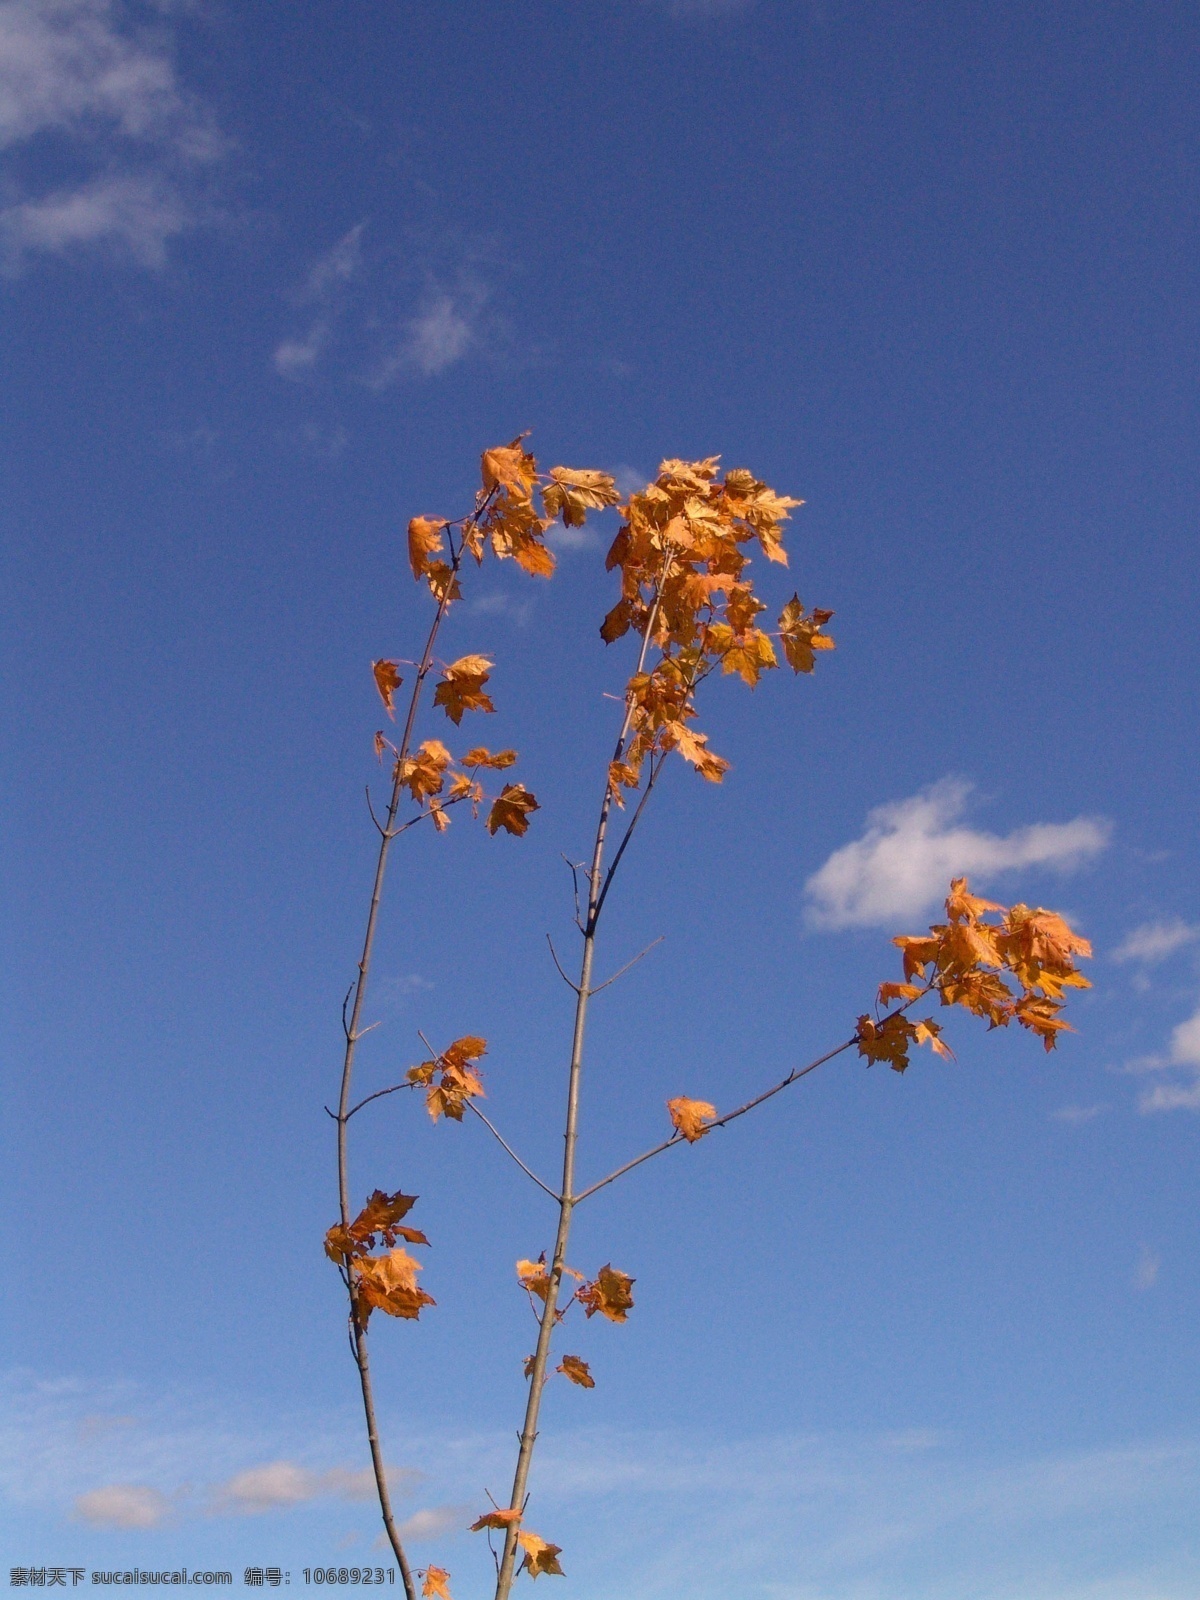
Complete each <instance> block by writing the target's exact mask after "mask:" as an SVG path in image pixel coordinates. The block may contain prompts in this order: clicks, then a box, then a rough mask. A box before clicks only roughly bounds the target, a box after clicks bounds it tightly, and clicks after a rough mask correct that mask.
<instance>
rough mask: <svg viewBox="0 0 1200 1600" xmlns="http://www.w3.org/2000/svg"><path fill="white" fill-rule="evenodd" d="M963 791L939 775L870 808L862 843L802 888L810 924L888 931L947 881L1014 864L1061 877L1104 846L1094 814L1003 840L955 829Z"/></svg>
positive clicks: (936, 896)
mask: <svg viewBox="0 0 1200 1600" xmlns="http://www.w3.org/2000/svg"><path fill="white" fill-rule="evenodd" d="M970 793H971V785H970V784H969V783H964V782H963V781H962V780H961V779H958V778H944V779H942V781H941V782H940V783H935V784H933V785H932V786H931V787H930V788H928V789H923V790H922V791H921V792H920V793H919V794H916V795H913V796H911V797H910V798H909V799H907V800H895V801H892V802H891V803H890V804H888V805H883V806H879V807H877V808H876V809H875V810H874V811H872V812H871V813H870V814H869V815H868V817H867V830H866V832H865V833H864V834H863V836H862V838H861V839H856V840H854V841H853V843H851V844H847V845H843V846H842V848H841V849H840V850H835V851H834V853H833V854H832V855H831V856H830V857H829V859H828V861H826V862H825V864H824V866H823V867H821V868H820V869H819V871H817V872H815V873H813V875H812V877H811V878H809V880H808V882H807V883H806V884H805V894H806V896H807V898H808V902H809V907H808V920H809V922H810V924H811V925H812V926H814V927H818V928H858V927H871V926H875V925H879V924H882V925H884V926H890V925H891V924H892V923H893V922H894V921H895V920H896V919H897V918H905V917H916V916H919V915H920V914H921V913H922V912H924V911H927V910H928V909H929V908H930V907H932V906H933V905H935V904H936V903H937V902H938V900H940V899H941V898H942V897H943V896H944V895H945V893H946V890H947V889H948V887H949V883H950V879H951V878H953V877H958V876H961V875H966V876H968V877H971V878H974V879H975V880H977V881H979V882H981V883H985V884H986V883H987V882H988V881H989V880H990V879H992V878H994V877H995V876H996V875H997V874H999V873H1004V872H1011V871H1014V870H1015V869H1017V868H1019V867H1031V866H1042V867H1053V868H1055V869H1057V870H1058V871H1060V872H1066V871H1070V870H1071V869H1072V868H1074V867H1077V866H1079V865H1080V864H1081V863H1083V862H1084V861H1087V860H1088V859H1089V858H1090V857H1092V856H1095V855H1097V854H1099V852H1100V851H1102V850H1103V849H1104V848H1105V847H1106V846H1107V844H1108V841H1109V837H1110V835H1111V831H1112V830H1111V826H1110V824H1109V823H1107V822H1106V821H1104V820H1102V819H1100V818H1094V817H1076V818H1075V820H1074V821H1073V822H1036V823H1033V824H1031V825H1030V826H1028V827H1025V828H1018V829H1016V830H1015V831H1014V832H1012V833H1009V834H1005V835H1003V836H1001V835H999V834H994V833H981V832H979V831H977V830H976V829H974V828H968V827H963V826H955V824H956V823H957V822H958V819H959V818H960V817H961V816H962V813H963V811H964V809H965V807H966V803H967V798H968V796H969V795H970Z"/></svg>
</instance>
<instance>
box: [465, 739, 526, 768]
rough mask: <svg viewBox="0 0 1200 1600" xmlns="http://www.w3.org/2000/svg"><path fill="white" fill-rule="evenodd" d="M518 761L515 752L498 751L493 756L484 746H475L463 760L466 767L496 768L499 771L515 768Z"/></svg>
mask: <svg viewBox="0 0 1200 1600" xmlns="http://www.w3.org/2000/svg"><path fill="white" fill-rule="evenodd" d="M516 761H517V752H516V751H515V750H497V751H496V753H495V755H493V754H492V752H491V751H490V750H489V749H488V748H487V746H486V745H482V744H477V745H474V746H473V747H472V748H471V749H470V750H468V751H467V753H466V755H465V756H464V757H463V758H462V764H463V766H464V767H494V768H495V769H496V770H497V771H503V769H504V768H505V767H512V766H515V765H516Z"/></svg>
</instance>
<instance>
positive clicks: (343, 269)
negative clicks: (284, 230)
mask: <svg viewBox="0 0 1200 1600" xmlns="http://www.w3.org/2000/svg"><path fill="white" fill-rule="evenodd" d="M366 226H367V225H366V223H365V222H358V223H356V224H355V225H354V227H353V228H351V229H350V231H349V232H348V233H345V234H343V235H342V237H341V238H340V239H339V240H338V242H337V243H336V244H335V245H334V246H333V248H332V249H330V250H327V251H326V252H325V254H324V255H323V256H320V257H318V259H317V260H316V261H315V262H314V264H313V266H312V267H311V269H310V270H309V274H308V279H307V281H306V282H305V285H304V289H303V291H302V292H301V294H300V296H298V298H300V299H304V300H324V299H327V298H328V297H329V294H330V291H331V290H333V289H336V288H337V287H338V286H339V285H340V284H343V283H349V282H350V280H351V279H352V278H355V277H357V276H358V274H359V273H360V272H361V271H362V236H363V232H364V230H365V228H366Z"/></svg>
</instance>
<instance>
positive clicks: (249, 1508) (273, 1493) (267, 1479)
mask: <svg viewBox="0 0 1200 1600" xmlns="http://www.w3.org/2000/svg"><path fill="white" fill-rule="evenodd" d="M387 1476H388V1484H389V1487H391V1488H392V1489H393V1490H397V1491H402V1490H404V1489H405V1488H406V1487H407V1486H408V1485H409V1484H410V1483H412V1482H413V1481H415V1479H416V1478H417V1476H418V1474H416V1473H415V1472H412V1471H404V1470H402V1469H400V1468H397V1467H389V1468H388V1473H387ZM374 1494H375V1477H374V1474H373V1473H372V1471H371V1469H370V1468H369V1467H363V1468H361V1469H357V1470H351V1469H349V1468H347V1467H331V1468H329V1469H328V1470H327V1471H325V1472H314V1471H312V1469H311V1468H309V1467H305V1466H302V1465H301V1464H300V1463H299V1462H297V1461H270V1462H268V1463H267V1464H266V1465H265V1466H261V1467H249V1468H247V1470H246V1471H244V1472H237V1473H235V1474H234V1475H233V1477H232V1478H230V1479H229V1481H228V1482H227V1483H222V1484H218V1485H217V1486H216V1488H215V1489H214V1490H213V1491H212V1494H211V1498H210V1508H211V1510H212V1511H213V1512H214V1513H217V1514H220V1513H221V1512H236V1513H239V1514H240V1515H243V1516H253V1515H256V1514H258V1513H261V1512H264V1511H277V1510H279V1509H280V1508H281V1507H286V1506H299V1505H305V1504H306V1503H307V1502H308V1501H310V1500H328V1499H337V1500H371V1499H372V1498H373V1497H374Z"/></svg>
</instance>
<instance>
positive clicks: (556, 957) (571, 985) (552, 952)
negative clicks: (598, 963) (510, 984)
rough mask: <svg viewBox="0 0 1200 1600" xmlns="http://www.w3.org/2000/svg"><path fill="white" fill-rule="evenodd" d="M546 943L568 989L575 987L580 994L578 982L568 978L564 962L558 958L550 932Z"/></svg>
mask: <svg viewBox="0 0 1200 1600" xmlns="http://www.w3.org/2000/svg"><path fill="white" fill-rule="evenodd" d="M546 943H547V944H548V945H549V946H550V955H551V958H552V960H553V962H554V965H555V966H556V967H557V968H558V975H559V977H560V978H561V979H562V981H563V982H564V983H565V984H566V986H567V988H568V989H574V991H575V993H576V994H578V993H579V985H578V984H577V983H574V982H572V980H571V979H570V978H568V977H567V975H566V973H565V972H564V971H563V969H562V962H561V961H560V960H559V959H558V952H557V951H556V950H555V948H554V940H553V939H551V937H550V935H549V934H547V935H546ZM609 981H610V982H611V981H612V980H611V979H610V980H609Z"/></svg>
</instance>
